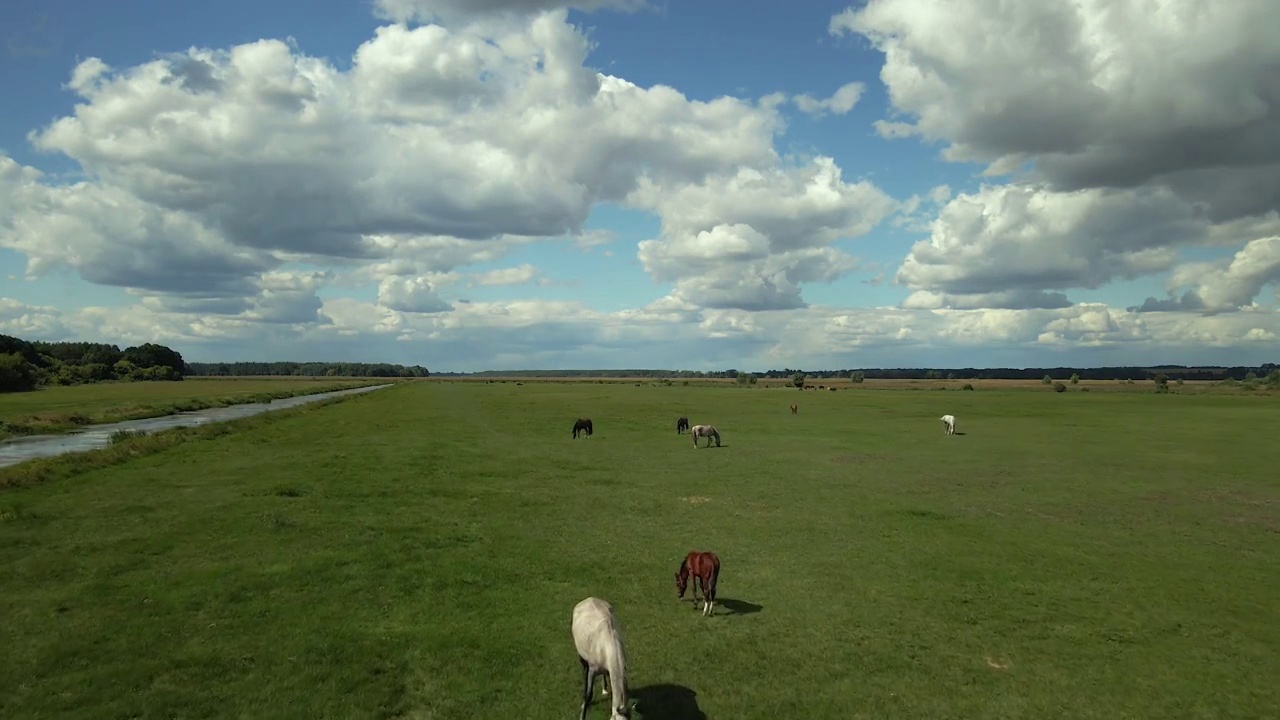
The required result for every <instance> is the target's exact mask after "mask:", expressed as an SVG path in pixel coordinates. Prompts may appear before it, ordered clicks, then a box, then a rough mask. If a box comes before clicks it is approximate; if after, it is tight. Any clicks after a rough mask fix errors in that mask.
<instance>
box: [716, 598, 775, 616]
mask: <svg viewBox="0 0 1280 720" xmlns="http://www.w3.org/2000/svg"><path fill="white" fill-rule="evenodd" d="M720 608H724V609H725V610H728V611H729V613H730V614H732V615H751V614H752V613H758V612H760V611H761V610H763V609H764V606H763V605H757V604H755V603H749V602H747V601H746V600H733V599H731V598H717V599H716V606H715V609H716V610H720Z"/></svg>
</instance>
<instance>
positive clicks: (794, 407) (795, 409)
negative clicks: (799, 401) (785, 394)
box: [791, 403, 800, 415]
mask: <svg viewBox="0 0 1280 720" xmlns="http://www.w3.org/2000/svg"><path fill="white" fill-rule="evenodd" d="M798 412H800V406H799V405H796V404H795V403H791V414H792V415H795V414H796V413H798Z"/></svg>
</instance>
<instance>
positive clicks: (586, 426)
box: [573, 418, 592, 440]
mask: <svg viewBox="0 0 1280 720" xmlns="http://www.w3.org/2000/svg"><path fill="white" fill-rule="evenodd" d="M580 432H581V433H585V434H586V436H587V437H591V432H592V430H591V418H578V422H576V423H574V424H573V439H574V440H577V439H578V433H580Z"/></svg>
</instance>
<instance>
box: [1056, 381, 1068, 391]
mask: <svg viewBox="0 0 1280 720" xmlns="http://www.w3.org/2000/svg"><path fill="white" fill-rule="evenodd" d="M1053 391H1054V392H1066V391H1067V386H1066V385H1063V384H1062V383H1060V382H1056V383H1054V384H1053Z"/></svg>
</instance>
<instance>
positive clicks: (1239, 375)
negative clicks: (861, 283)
mask: <svg viewBox="0 0 1280 720" xmlns="http://www.w3.org/2000/svg"><path fill="white" fill-rule="evenodd" d="M1276 369H1280V365H1278V364H1276V363H1263V364H1262V365H1256V366H1255V365H1233V366H1218V365H1151V366H1137V365H1116V366H1104V367H1092V368H1090V367H1028V368H1007V367H1006V368H975V367H961V368H860V369H858V368H846V369H841V370H801V369H799V368H782V369H771V370H766V371H763V372H747V371H743V370H738V369H737V368H729V369H726V370H707V371H703V370H635V369H632V370H484V371H480V372H473V373H464V372H438V373H436V376H438V377H539V378H574V377H577V378H636V379H643V378H650V379H663V378H667V379H672V380H678V379H686V380H687V379H694V378H725V379H732V380H738V381H739V382H745V383H750V382H752V380H751V379H752V378H768V379H773V380H792V381H794V379H795V378H796V377H797V376H800V377H806V378H813V379H815V380H832V379H846V378H847V379H849V380H852V381H853V382H855V383H857V382H862V381H863V380H865V379H884V380H1040V379H1042V378H1043V377H1045V376H1049V377H1050V378H1062V379H1066V378H1069V377H1071V376H1073V375H1075V376H1076V377H1078V378H1079V379H1081V380H1152V379H1154V378H1155V377H1156V376H1157V375H1161V374H1163V375H1164V376H1166V377H1168V378H1171V379H1182V380H1227V379H1232V380H1247V379H1249V377H1250V376H1253V377H1265V376H1267V375H1269V374H1270V373H1271V371H1273V370H1276Z"/></svg>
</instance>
